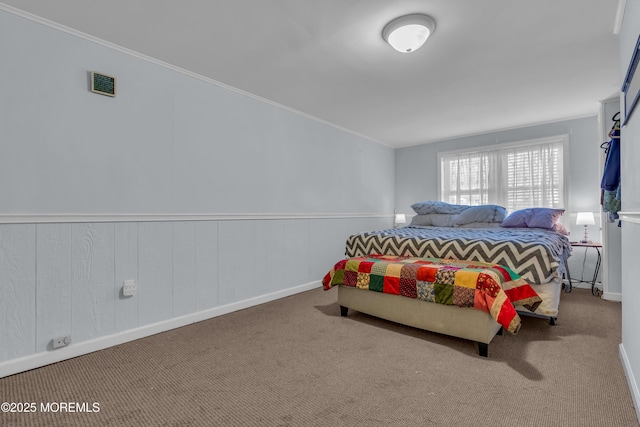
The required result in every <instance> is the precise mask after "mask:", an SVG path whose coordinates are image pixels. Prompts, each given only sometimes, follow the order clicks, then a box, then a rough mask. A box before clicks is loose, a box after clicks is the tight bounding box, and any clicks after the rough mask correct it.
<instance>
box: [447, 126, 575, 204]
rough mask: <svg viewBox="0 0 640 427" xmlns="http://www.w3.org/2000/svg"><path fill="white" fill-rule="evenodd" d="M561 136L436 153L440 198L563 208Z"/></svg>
mask: <svg viewBox="0 0 640 427" xmlns="http://www.w3.org/2000/svg"><path fill="white" fill-rule="evenodd" d="M568 141H569V139H568V137H567V136H566V135H562V136H557V137H552V138H543V139H536V140H530V141H522V142H518V143H510V144H500V145H491V146H485V147H479V148H478V147H477V148H474V149H467V150H457V151H450V152H444V153H439V154H438V158H439V165H440V200H442V201H444V202H448V203H454V204H461V205H482V204H496V205H500V206H504V207H505V208H506V209H507V211H508V212H513V211H515V210H518V209H524V208H530V207H548V208H563V207H564V206H565V205H566V201H565V197H566V191H565V189H564V182H565V180H564V170H565V167H564V166H565V164H564V162H565V158H566V156H565V150H566V147H567V145H568Z"/></svg>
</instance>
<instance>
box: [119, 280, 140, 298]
mask: <svg viewBox="0 0 640 427" xmlns="http://www.w3.org/2000/svg"><path fill="white" fill-rule="evenodd" d="M137 291H138V285H136V281H135V280H125V281H124V285H123V286H122V295H124V296H125V297H131V296H134V295H135V294H136V292H137Z"/></svg>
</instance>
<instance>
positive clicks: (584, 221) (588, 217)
mask: <svg viewBox="0 0 640 427" xmlns="http://www.w3.org/2000/svg"><path fill="white" fill-rule="evenodd" d="M595 223H596V221H595V219H594V218H593V212H578V218H577V219H576V224H577V225H594V224H595Z"/></svg>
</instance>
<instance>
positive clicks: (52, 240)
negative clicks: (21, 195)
mask: <svg viewBox="0 0 640 427" xmlns="http://www.w3.org/2000/svg"><path fill="white" fill-rule="evenodd" d="M35 227H36V241H35V244H36V260H37V265H36V271H35V274H36V310H37V316H36V318H35V321H36V329H35V332H36V350H37V351H45V350H52V349H53V346H52V339H53V338H54V337H64V336H67V335H71V331H72V329H73V328H72V326H73V325H72V312H73V310H72V307H73V305H72V304H73V298H72V297H73V292H72V286H71V284H72V270H71V228H72V227H71V224H38V225H36V226H35ZM3 279H4V276H3ZM2 297H4V293H3V294H2ZM2 297H0V298H2Z"/></svg>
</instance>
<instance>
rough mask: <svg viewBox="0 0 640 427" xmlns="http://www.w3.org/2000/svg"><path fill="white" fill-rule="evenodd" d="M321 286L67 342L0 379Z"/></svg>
mask: <svg viewBox="0 0 640 427" xmlns="http://www.w3.org/2000/svg"><path fill="white" fill-rule="evenodd" d="M320 286H321V283H320V281H316V282H311V283H307V284H304V285H299V286H294V287H292V288H288V289H283V290H281V291H277V292H273V293H269V294H265V295H261V296H258V297H254V298H249V299H246V300H243V301H238V302H234V303H231V304H226V305H223V306H219V307H214V308H211V309H208V310H204V311H199V312H196V313H191V314H187V315H184V316H180V317H175V318H173V319H168V320H164V321H162V322H157V323H153V324H150V325H145V326H141V327H139V328H134V329H129V330H126V331H123V332H119V333H116V334H112V335H106V336H103V337H99V338H95V339H92V340H89V341H83V342H80V343H77V344H75V343H71V345H69V346H68V347H63V348H60V349H57V350H51V351H43V352H40V353H35V354H31V355H28V356H24V357H19V358H16V359H12V360H7V361H5V362H2V363H0V378H3V377H6V376H9V375H14V374H17V373H20V372H24V371H28V370H31V369H35V368H40V367H42V366H46V365H50V364H52V363H56V362H61V361H63V360H67V359H71V358H73V357H77V356H82V355H84V354H88V353H93V352H94V351H98V350H104V349H105V348H109V347H113V346H116V345H119V344H124V343H126V342H130V341H134V340H137V339H140V338H144V337H148V336H151V335H155V334H158V333H160V332H166V331H169V330H171V329H175V328H180V327H182V326H187V325H190V324H192V323H196V322H201V321H203V320H207V319H212V318H214V317H218V316H222V315H224V314H228V313H232V312H234V311H238V310H243V309H245V308H249V307H253V306H256V305H260V304H264V303H267V302H269V301H275V300H277V299H280V298H284V297H288V296H291V295H295V294H299V293H301V292H306V291H310V290H312V289H317V288H319V287H320Z"/></svg>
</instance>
